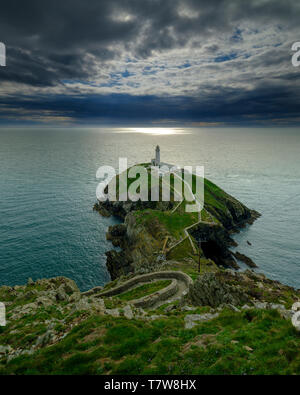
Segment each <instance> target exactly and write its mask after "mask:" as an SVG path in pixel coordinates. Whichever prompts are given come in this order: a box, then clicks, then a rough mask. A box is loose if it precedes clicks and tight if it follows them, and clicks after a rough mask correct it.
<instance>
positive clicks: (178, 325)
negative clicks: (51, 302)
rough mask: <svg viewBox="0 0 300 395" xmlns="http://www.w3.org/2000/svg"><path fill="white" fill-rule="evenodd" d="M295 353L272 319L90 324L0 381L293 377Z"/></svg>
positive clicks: (16, 365)
mask: <svg viewBox="0 0 300 395" xmlns="http://www.w3.org/2000/svg"><path fill="white" fill-rule="evenodd" d="M201 311H202V312H203V311H204V309H203V308H202V309H201V308H199V309H198V312H201ZM299 346H300V336H299V334H298V333H297V332H296V331H295V330H294V328H293V327H292V325H291V323H290V322H289V321H285V320H283V319H281V318H280V316H279V314H278V312H276V311H265V310H249V311H246V312H242V313H234V312H232V311H229V310H224V311H223V312H222V313H221V315H220V316H219V317H218V318H216V319H214V320H212V321H210V322H206V323H202V324H200V325H198V326H196V327H195V328H193V329H191V330H185V329H184V313H182V312H181V311H180V310H177V311H175V312H173V313H169V314H168V316H167V317H166V318H164V319H159V320H155V321H150V322H144V321H138V320H131V321H130V320H126V319H125V318H112V317H108V316H92V317H90V318H88V319H86V320H85V321H83V322H81V323H80V324H79V325H77V326H76V327H75V328H73V329H72V331H71V332H70V333H69V334H68V335H67V336H66V337H65V338H64V339H63V340H61V341H60V342H59V343H58V344H56V345H53V346H50V347H48V348H46V349H42V350H40V351H37V352H36V353H35V354H34V355H32V356H22V357H18V358H16V359H14V360H12V361H11V362H10V363H8V364H7V365H2V366H1V365H0V373H2V374H4V373H5V374H10V373H15V374H50V373H51V374H299V373H300V347H299Z"/></svg>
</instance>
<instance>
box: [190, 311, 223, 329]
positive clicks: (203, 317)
mask: <svg viewBox="0 0 300 395" xmlns="http://www.w3.org/2000/svg"><path fill="white" fill-rule="evenodd" d="M218 316H219V313H214V314H211V313H206V314H189V315H186V316H185V317H184V327H185V329H192V328H193V327H194V326H196V325H197V323H201V322H205V321H209V320H212V319H214V318H217V317H218Z"/></svg>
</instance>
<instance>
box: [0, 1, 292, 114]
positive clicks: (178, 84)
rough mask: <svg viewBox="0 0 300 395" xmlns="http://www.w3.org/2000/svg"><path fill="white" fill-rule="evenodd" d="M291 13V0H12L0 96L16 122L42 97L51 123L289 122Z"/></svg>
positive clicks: (1, 36) (3, 27) (5, 17)
mask: <svg viewBox="0 0 300 395" xmlns="http://www.w3.org/2000/svg"><path fill="white" fill-rule="evenodd" d="M299 14H300V4H299V2H298V1H297V0H288V1H286V2H282V1H280V0H278V1H277V0H255V1H252V2H244V1H233V0H211V1H210V2H207V1H204V0H180V1H179V0H143V1H140V0H114V1H111V0H89V2H85V3H84V2H82V1H79V0H72V1H71V0H64V1H58V0H53V1H51V2H47V4H46V3H45V2H41V1H37V0H28V1H26V3H25V2H23V3H20V2H17V1H16V0H11V1H10V2H7V3H5V4H4V5H2V7H1V14H0V40H1V41H3V42H4V43H5V44H6V46H7V66H6V67H1V68H0V84H1V85H0V98H1V102H2V104H3V105H6V108H11V109H12V108H14V109H15V110H14V111H15V113H14V116H15V118H18V119H19V120H20V121H22V119H23V118H24V117H25V115H24V114H23V113H22V109H24V106H25V108H26V111H27V114H26V119H28V118H29V117H30V111H31V110H32V116H33V121H34V120H37V117H36V114H35V113H34V111H36V108H37V107H39V105H40V107H41V111H42V110H43V111H52V110H53V107H55V112H54V113H51V119H52V117H53V119H55V116H57V121H58V122H59V121H61V120H62V119H64V118H66V119H67V120H68V122H69V121H70V120H72V119H73V120H74V122H78V121H80V120H84V121H86V122H87V121H88V120H89V122H96V121H103V120H109V122H110V120H111V119H112V117H114V119H118V120H119V121H120V122H121V120H122V121H123V122H124V120H127V121H128V122H130V121H131V122H135V121H136V122H141V121H142V118H143V119H144V121H146V120H149V119H150V118H151V114H152V116H153V117H154V118H155V119H157V120H159V119H169V120H171V121H174V120H178V121H188V119H189V118H190V122H246V121H247V122H249V116H250V115H251V119H252V118H253V119H256V120H257V121H260V120H261V118H262V117H265V119H266V120H270V122H272V121H271V120H274V119H279V118H280V119H287V118H288V119H292V120H293V116H294V115H293V114H294V109H295V108H296V107H297V106H298V108H299V104H300V99H299V94H298V92H299V75H300V70H299V69H297V68H294V67H293V66H292V64H291V56H292V52H291V45H292V43H293V42H294V41H297V40H299V34H298V32H299V28H298V21H299V16H300V15H299ZM79 103H80V104H79ZM58 105H59V106H61V107H60V108H58ZM233 105H234V106H235V108H232V106H233ZM30 106H31V107H30ZM179 106H181V107H179ZM63 111H69V113H68V114H67V113H66V114H64V113H62V112H63ZM278 115H280V116H278ZM7 117H9V118H7ZM126 117H127V118H126ZM1 119H2V122H6V121H9V122H11V119H12V112H11V111H10V115H8V114H7V113H6V112H5V109H4V110H3V108H2V110H0V120H1ZM295 119H296V115H295Z"/></svg>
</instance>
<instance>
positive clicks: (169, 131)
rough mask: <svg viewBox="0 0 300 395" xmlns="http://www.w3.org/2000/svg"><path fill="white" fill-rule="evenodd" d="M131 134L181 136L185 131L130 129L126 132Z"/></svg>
mask: <svg viewBox="0 0 300 395" xmlns="http://www.w3.org/2000/svg"><path fill="white" fill-rule="evenodd" d="M126 132H129V133H144V134H152V135H169V134H181V133H184V130H183V129H175V128H174V129H171V128H129V129H127V130H126Z"/></svg>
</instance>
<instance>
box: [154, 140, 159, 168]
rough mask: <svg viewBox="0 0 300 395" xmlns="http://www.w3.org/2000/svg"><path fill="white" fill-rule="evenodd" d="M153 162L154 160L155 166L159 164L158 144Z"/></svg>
mask: <svg viewBox="0 0 300 395" xmlns="http://www.w3.org/2000/svg"><path fill="white" fill-rule="evenodd" d="M155 162H156V166H159V165H160V148H159V145H157V146H156V149H155Z"/></svg>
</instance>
